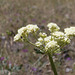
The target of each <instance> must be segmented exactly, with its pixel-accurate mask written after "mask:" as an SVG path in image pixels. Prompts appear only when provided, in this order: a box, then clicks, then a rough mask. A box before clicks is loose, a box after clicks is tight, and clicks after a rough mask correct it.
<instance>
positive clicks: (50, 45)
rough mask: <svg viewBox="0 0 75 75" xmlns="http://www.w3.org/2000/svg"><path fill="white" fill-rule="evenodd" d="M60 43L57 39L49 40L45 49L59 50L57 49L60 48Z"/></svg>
mask: <svg viewBox="0 0 75 75" xmlns="http://www.w3.org/2000/svg"><path fill="white" fill-rule="evenodd" d="M59 47H60V46H59V45H58V44H57V41H54V40H53V41H50V42H48V43H47V44H46V46H45V50H46V51H47V50H52V51H55V50H57V49H59Z"/></svg>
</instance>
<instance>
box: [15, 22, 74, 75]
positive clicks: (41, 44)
mask: <svg viewBox="0 0 75 75" xmlns="http://www.w3.org/2000/svg"><path fill="white" fill-rule="evenodd" d="M47 27H48V30H49V31H50V35H47V34H46V33H44V32H41V30H40V28H39V27H38V26H37V25H33V24H29V25H27V26H25V27H22V28H20V29H19V30H18V34H16V35H15V37H14V41H23V42H28V43H30V44H31V45H33V46H35V47H36V48H37V49H35V51H36V53H41V54H45V55H48V56H49V60H50V64H51V68H52V70H53V72H54V75H58V74H57V71H56V68H55V65H54V62H53V58H52V56H53V54H54V53H61V48H63V47H64V46H65V45H67V44H69V43H70V41H71V39H72V38H73V37H74V36H75V27H70V28H65V29H64V32H61V31H59V30H60V27H59V26H58V25H57V24H55V23H49V24H48V25H47ZM38 32H39V33H38ZM36 34H38V35H36ZM29 35H33V36H37V37H39V38H38V39H37V41H36V42H35V43H33V42H31V41H30V39H29Z"/></svg>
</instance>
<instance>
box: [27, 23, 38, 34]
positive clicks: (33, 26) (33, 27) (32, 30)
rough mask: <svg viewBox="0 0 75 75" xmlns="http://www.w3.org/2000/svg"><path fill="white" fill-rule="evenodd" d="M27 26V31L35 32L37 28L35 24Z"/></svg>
mask: <svg viewBox="0 0 75 75" xmlns="http://www.w3.org/2000/svg"><path fill="white" fill-rule="evenodd" d="M26 28H27V33H32V32H36V31H38V30H39V28H38V26H37V25H33V24H29V25H27V26H26Z"/></svg>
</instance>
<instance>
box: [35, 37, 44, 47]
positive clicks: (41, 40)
mask: <svg viewBox="0 0 75 75" xmlns="http://www.w3.org/2000/svg"><path fill="white" fill-rule="evenodd" d="M42 42H43V38H42V37H40V38H38V41H37V42H36V43H35V45H36V46H37V47H40V46H41V45H42Z"/></svg>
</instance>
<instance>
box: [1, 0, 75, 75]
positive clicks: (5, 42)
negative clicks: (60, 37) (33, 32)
mask: <svg viewBox="0 0 75 75" xmlns="http://www.w3.org/2000/svg"><path fill="white" fill-rule="evenodd" d="M50 22H55V23H57V24H58V26H60V28H61V31H63V29H64V28H66V27H70V26H75V0H0V75H53V73H52V71H51V70H50V66H49V61H48V57H47V56H42V55H40V54H36V53H35V52H34V47H33V46H32V45H29V44H28V43H22V42H13V37H14V35H15V34H16V33H17V29H18V28H20V27H23V26H26V25H27V24H37V25H38V26H39V27H40V28H41V29H42V31H45V32H46V31H47V27H46V25H47V24H48V23H50ZM33 39H34V38H33ZM65 49H66V50H67V51H66V52H65V51H63V52H62V54H61V55H56V56H53V58H54V61H55V64H56V67H57V70H58V73H59V75H75V38H74V39H73V40H72V42H71V44H70V45H68V46H67V47H65V48H64V50H65ZM59 59H61V60H60V61H59ZM38 61H39V62H38ZM15 66H16V68H15V69H16V70H15V69H13V68H14V67H15ZM12 69H13V70H12ZM7 71H8V74H6V73H5V72H7Z"/></svg>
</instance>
